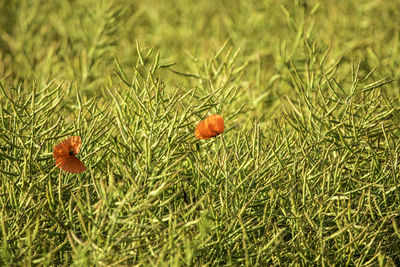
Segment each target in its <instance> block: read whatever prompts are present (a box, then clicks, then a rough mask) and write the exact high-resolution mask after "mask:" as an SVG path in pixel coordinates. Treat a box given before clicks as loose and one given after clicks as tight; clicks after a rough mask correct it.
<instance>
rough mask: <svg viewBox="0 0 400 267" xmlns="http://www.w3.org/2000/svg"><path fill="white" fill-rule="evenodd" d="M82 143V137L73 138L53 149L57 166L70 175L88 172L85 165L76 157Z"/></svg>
mask: <svg viewBox="0 0 400 267" xmlns="http://www.w3.org/2000/svg"><path fill="white" fill-rule="evenodd" d="M81 143H82V142H81V137H80V136H72V137H70V138H68V139H66V140H64V141H62V142H61V143H59V144H58V145H56V146H55V147H54V149H53V158H54V159H55V160H56V162H55V164H56V166H57V167H58V168H61V169H62V170H64V171H66V172H70V173H80V172H83V171H86V167H85V165H83V163H82V162H81V161H80V160H79V159H78V158H77V157H75V155H76V154H78V152H79V149H80V148H81Z"/></svg>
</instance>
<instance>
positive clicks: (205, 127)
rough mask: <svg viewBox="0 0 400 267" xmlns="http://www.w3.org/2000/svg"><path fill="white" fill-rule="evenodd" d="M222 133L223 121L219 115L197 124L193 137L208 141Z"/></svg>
mask: <svg viewBox="0 0 400 267" xmlns="http://www.w3.org/2000/svg"><path fill="white" fill-rule="evenodd" d="M223 132H224V119H223V118H222V117H221V116H220V115H211V116H208V117H207V118H206V119H205V120H202V121H201V122H200V123H199V124H197V126H196V130H195V135H196V137H197V138H198V139H209V138H211V137H214V136H217V135H219V134H221V133H223Z"/></svg>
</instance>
